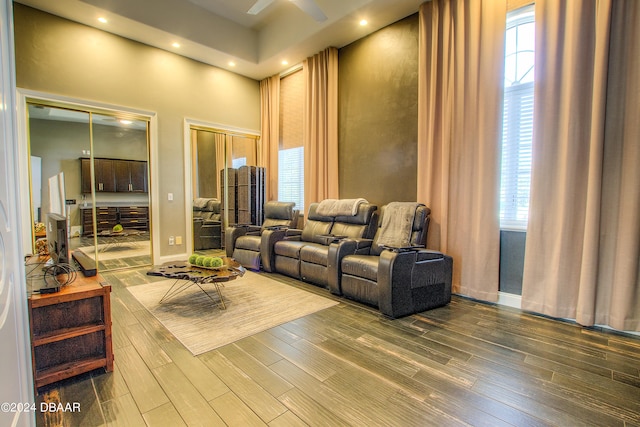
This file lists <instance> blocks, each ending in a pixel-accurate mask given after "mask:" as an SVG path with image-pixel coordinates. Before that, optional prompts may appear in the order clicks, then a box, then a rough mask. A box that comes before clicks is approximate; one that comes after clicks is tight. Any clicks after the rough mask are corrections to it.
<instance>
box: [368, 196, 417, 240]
mask: <svg viewBox="0 0 640 427" xmlns="http://www.w3.org/2000/svg"><path fill="white" fill-rule="evenodd" d="M418 206H419V204H418V203H413V202H391V203H389V204H388V205H387V206H386V207H385V208H384V216H383V217H382V225H381V226H380V235H379V236H378V245H379V246H389V247H392V248H406V247H409V246H411V232H412V230H413V219H414V217H415V214H416V208H417V207H418Z"/></svg>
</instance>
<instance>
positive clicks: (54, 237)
mask: <svg viewBox="0 0 640 427" xmlns="http://www.w3.org/2000/svg"><path fill="white" fill-rule="evenodd" d="M67 236H68V234H67V218H65V217H63V216H62V215H59V214H57V213H52V212H50V213H48V214H47V246H48V247H49V256H50V257H51V259H52V260H53V262H55V263H56V264H68V263H69V241H68V237H67Z"/></svg>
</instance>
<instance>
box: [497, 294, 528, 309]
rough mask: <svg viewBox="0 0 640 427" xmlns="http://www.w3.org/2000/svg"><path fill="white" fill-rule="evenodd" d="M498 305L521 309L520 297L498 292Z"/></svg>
mask: <svg viewBox="0 0 640 427" xmlns="http://www.w3.org/2000/svg"><path fill="white" fill-rule="evenodd" d="M498 304H500V305H505V306H507V307H512V308H517V309H521V308H522V296H520V295H515V294H508V293H506V292H498Z"/></svg>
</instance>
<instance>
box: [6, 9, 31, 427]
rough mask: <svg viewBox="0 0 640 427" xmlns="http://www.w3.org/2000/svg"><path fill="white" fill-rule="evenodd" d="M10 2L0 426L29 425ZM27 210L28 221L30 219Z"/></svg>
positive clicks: (7, 18)
mask: <svg viewBox="0 0 640 427" xmlns="http://www.w3.org/2000/svg"><path fill="white" fill-rule="evenodd" d="M12 29H13V25H12V4H11V1H10V0H0V43H1V44H0V343H2V344H1V345H0V378H2V380H1V381H2V384H1V385H0V405H2V407H1V408H0V425H2V426H33V425H35V416H34V414H33V412H31V411H30V409H31V408H32V407H31V405H32V404H33V400H34V396H33V379H32V375H31V352H30V350H29V346H28V345H29V326H28V320H27V319H28V317H27V313H26V311H27V309H26V298H27V296H26V283H25V279H24V267H23V260H22V256H23V249H22V248H21V243H20V242H21V228H20V222H19V221H20V219H21V218H20V217H21V215H20V212H19V210H20V201H19V198H18V194H19V191H29V189H28V188H26V189H25V188H23V189H19V188H17V184H16V183H17V182H19V180H18V170H17V169H16V165H17V164H18V155H17V152H18V150H17V149H18V147H17V143H16V137H15V135H16V132H15V130H16V121H15V116H14V114H15V105H16V104H15V76H14V70H15V61H14V55H13V33H12ZM30 217H31V215H30V212H27V213H26V218H30Z"/></svg>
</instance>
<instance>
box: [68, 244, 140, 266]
mask: <svg viewBox="0 0 640 427" xmlns="http://www.w3.org/2000/svg"><path fill="white" fill-rule="evenodd" d="M77 250H79V251H82V252H84V253H85V254H86V255H87V256H88V257H89V258H91V259H92V260H94V261H95V254H96V252H95V247H94V246H84V247H81V248H78V249H77ZM145 255H146V256H149V255H151V242H150V241H149V240H141V241H135V242H119V243H117V244H115V245H114V244H109V245H106V244H101V245H98V259H99V260H100V261H109V260H113V259H122V258H133V257H139V256H145Z"/></svg>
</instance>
